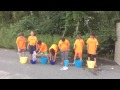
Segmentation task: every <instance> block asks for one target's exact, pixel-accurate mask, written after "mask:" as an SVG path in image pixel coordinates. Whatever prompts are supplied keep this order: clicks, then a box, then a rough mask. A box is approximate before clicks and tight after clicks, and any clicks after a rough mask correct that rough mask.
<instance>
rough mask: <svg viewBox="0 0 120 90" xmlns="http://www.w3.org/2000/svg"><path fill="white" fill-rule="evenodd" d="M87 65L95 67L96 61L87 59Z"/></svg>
mask: <svg viewBox="0 0 120 90" xmlns="http://www.w3.org/2000/svg"><path fill="white" fill-rule="evenodd" d="M87 66H88V68H94V67H95V61H88V60H87Z"/></svg>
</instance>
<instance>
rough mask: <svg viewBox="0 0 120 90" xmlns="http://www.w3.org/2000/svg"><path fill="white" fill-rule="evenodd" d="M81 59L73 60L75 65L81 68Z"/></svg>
mask: <svg viewBox="0 0 120 90" xmlns="http://www.w3.org/2000/svg"><path fill="white" fill-rule="evenodd" d="M82 63H83V60H75V67H76V68H81V67H82Z"/></svg>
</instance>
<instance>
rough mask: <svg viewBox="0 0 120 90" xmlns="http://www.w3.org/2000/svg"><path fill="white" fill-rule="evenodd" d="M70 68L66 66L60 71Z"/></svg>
mask: <svg viewBox="0 0 120 90" xmlns="http://www.w3.org/2000/svg"><path fill="white" fill-rule="evenodd" d="M67 69H68V67H66V66H64V67H63V68H61V69H60V70H67Z"/></svg>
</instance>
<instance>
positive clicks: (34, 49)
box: [29, 45, 36, 54]
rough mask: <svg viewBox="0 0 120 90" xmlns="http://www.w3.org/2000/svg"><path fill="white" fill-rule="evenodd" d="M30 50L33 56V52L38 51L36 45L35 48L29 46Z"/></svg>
mask: <svg viewBox="0 0 120 90" xmlns="http://www.w3.org/2000/svg"><path fill="white" fill-rule="evenodd" d="M29 48H30V54H33V51H36V45H35V46H29Z"/></svg>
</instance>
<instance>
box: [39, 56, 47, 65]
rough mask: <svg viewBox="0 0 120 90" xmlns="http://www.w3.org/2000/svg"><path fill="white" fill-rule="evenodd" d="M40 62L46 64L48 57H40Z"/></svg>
mask: <svg viewBox="0 0 120 90" xmlns="http://www.w3.org/2000/svg"><path fill="white" fill-rule="evenodd" d="M40 62H41V64H47V62H48V58H47V57H42V58H40Z"/></svg>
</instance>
